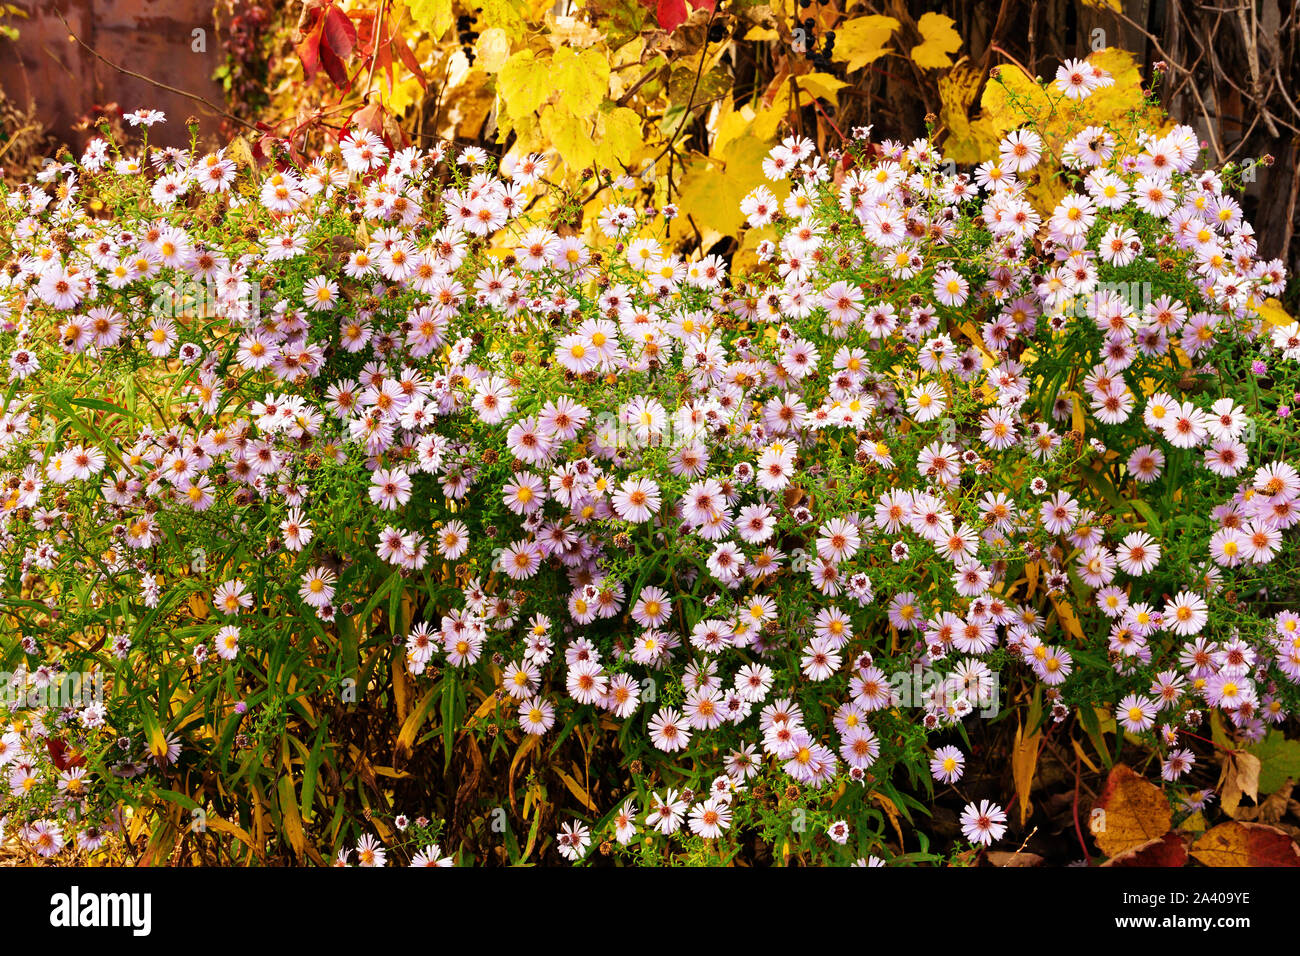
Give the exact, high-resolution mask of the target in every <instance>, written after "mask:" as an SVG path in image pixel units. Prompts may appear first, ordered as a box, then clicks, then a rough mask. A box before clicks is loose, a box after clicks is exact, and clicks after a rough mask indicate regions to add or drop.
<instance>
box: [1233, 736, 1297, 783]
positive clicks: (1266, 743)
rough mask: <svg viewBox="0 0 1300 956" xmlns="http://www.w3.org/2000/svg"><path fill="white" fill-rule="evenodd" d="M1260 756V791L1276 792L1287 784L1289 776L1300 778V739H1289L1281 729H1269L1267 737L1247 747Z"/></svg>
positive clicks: (1295, 778) (1248, 751)
mask: <svg viewBox="0 0 1300 956" xmlns="http://www.w3.org/2000/svg"><path fill="white" fill-rule="evenodd" d="M1246 753H1248V754H1252V755H1254V756H1256V757H1258V758H1259V763H1260V768H1259V792H1260V793H1274V792H1275V791H1278V790H1281V789H1282V787H1283V786H1285V785H1286V782H1287V778H1290V779H1292V780H1300V740H1287V739H1286V735H1285V734H1283V733H1282V732H1281V731H1280V730H1272V731H1269V734H1268V736H1267V737H1266V738H1264V739H1263V740H1261V741H1260V742H1259V743H1257V744H1253V745H1251V746H1249V747H1247V748H1246Z"/></svg>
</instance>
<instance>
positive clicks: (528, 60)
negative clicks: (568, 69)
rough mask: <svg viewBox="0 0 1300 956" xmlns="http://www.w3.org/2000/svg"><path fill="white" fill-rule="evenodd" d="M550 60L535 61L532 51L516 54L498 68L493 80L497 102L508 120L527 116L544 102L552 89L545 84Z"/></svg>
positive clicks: (548, 73)
mask: <svg viewBox="0 0 1300 956" xmlns="http://www.w3.org/2000/svg"><path fill="white" fill-rule="evenodd" d="M549 75H550V60H549V59H544V60H539V59H537V58H536V57H535V56H533V51H532V50H520V51H518V52H517V53H515V54H513V55H512V56H511V57H510V59H509V60H507V61H506V63H505V65H504V66H502V67H501V75H500V76H498V77H497V98H498V99H499V100H501V101H502V103H503V104H504V106H505V111H506V112H507V113H508V114H510V115H511V116H515V117H520V116H527V115H528V114H529V113H531V112H533V111H534V110H536V109H537V108H538V107H539V106H541V105H542V104H543V103H545V102H546V100H547V98H548V97H549V96H550V95H551V92H552V87H551V86H549V85H548V84H547V77H548V76H549Z"/></svg>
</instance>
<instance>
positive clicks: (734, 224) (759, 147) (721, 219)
mask: <svg viewBox="0 0 1300 956" xmlns="http://www.w3.org/2000/svg"><path fill="white" fill-rule="evenodd" d="M766 112H767V111H764V112H762V113H758V114H752V113H751V112H750V111H748V110H746V111H743V112H739V111H738V112H727V113H725V114H724V115H723V117H722V118H721V119H720V121H719V123H718V136H717V138H716V139H715V142H714V148H713V150H712V151H711V153H710V155H708V156H700V157H698V158H697V159H696V160H695V161H694V162H693V163H691V165H690V166H689V167H688V168H687V170H686V174H685V176H683V177H682V185H681V189H680V190H679V191H678V196H677V203H678V206H679V207H680V209H681V213H680V215H679V216H678V217H677V218H676V219H675V220H674V221H673V233H674V235H676V236H678V237H679V238H680V237H684V236H689V235H694V232H695V229H694V226H698V227H699V229H700V230H702V232H701V235H702V237H703V239H704V245H705V246H709V245H712V243H713V242H716V241H717V240H718V239H719V238H721V237H723V236H735V235H738V234H739V233H740V231H741V230H742V229H743V228H744V225H745V216H744V215H743V214H742V213H741V211H740V201H741V200H742V199H744V198H745V196H746V195H747V194H748V193H749V192H750V190H752V189H754V188H755V187H756V186H762V185H766V186H767V187H768V188H769V189H771V190H772V192H773V193H774V194H776V195H777V196H778V197H783V196H784V195H785V193H787V192H788V191H789V188H790V187H789V183H788V182H786V181H782V182H781V183H773V182H770V181H769V180H768V179H767V177H766V176H765V175H763V160H764V159H765V158H766V157H767V154H768V151H769V150H770V149H771V148H772V142H771V140H770V138H768V137H765V136H760V135H757V131H758V130H759V129H761V128H763V127H765V125H766V122H767V120H768V118H769V117H768V116H767V115H766ZM692 221H693V223H694V226H693V225H692Z"/></svg>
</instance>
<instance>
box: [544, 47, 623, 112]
mask: <svg viewBox="0 0 1300 956" xmlns="http://www.w3.org/2000/svg"><path fill="white" fill-rule="evenodd" d="M545 83H546V84H547V86H546V88H547V89H554V90H558V91H559V93H560V103H561V104H563V105H564V106H566V107H568V109H569V111H570V112H571V113H573V115H574V116H583V117H585V116H590V115H591V114H592V113H594V112H596V110H597V108H598V107H599V106H600V104H601V103H602V102H603V101H604V99H605V94H606V93H607V92H608V91H609V61H608V60H607V59H605V54H603V53H601V52H600V51H599V50H582V51H581V52H579V51H577V50H574V49H573V48H572V47H562V48H561V49H559V50H556V51H555V56H554V57H552V59H551V68H550V71H549V73H548V74H547V77H546V80H545Z"/></svg>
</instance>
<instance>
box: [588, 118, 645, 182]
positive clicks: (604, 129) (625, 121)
mask: <svg viewBox="0 0 1300 956" xmlns="http://www.w3.org/2000/svg"><path fill="white" fill-rule="evenodd" d="M599 126H600V142H599V144H598V145H597V147H596V159H597V161H598V162H599V163H600V165H602V166H606V167H609V168H614V167H616V166H626V165H627V164H628V162H630V161H631V159H632V153H633V151H634V150H635V149H636V148H637V147H638V146H640V145H641V142H642V137H641V116H640V114H638V113H637V112H636V110H630V109H628V108H627V107H625V106H617V107H615V108H614V109H612V110H610V111H609V112H608V113H603V114H602V115H601V117H600V121H599Z"/></svg>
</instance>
